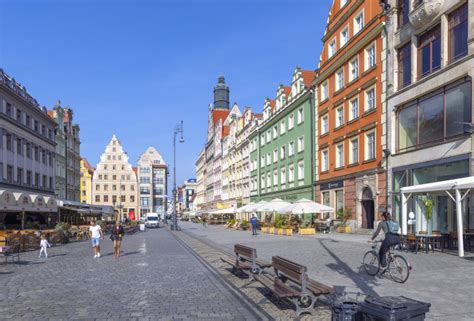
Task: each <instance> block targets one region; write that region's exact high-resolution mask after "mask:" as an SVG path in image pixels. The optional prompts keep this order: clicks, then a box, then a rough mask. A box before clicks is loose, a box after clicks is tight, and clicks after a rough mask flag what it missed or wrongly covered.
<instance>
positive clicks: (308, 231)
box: [299, 227, 316, 235]
mask: <svg viewBox="0 0 474 321" xmlns="http://www.w3.org/2000/svg"><path fill="white" fill-rule="evenodd" d="M299 234H300V235H314V234H316V229H314V228H310V227H308V228H300V230H299Z"/></svg>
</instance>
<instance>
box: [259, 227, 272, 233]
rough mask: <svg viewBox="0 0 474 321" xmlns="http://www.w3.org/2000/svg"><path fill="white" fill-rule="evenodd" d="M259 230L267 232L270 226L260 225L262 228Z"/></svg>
mask: <svg viewBox="0 0 474 321" xmlns="http://www.w3.org/2000/svg"><path fill="white" fill-rule="evenodd" d="M260 231H261V232H262V233H268V232H269V231H270V228H269V227H263V226H262V228H261V229H260Z"/></svg>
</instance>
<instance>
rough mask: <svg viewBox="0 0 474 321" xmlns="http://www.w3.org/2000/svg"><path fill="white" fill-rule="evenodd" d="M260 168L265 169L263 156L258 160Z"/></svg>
mask: <svg viewBox="0 0 474 321" xmlns="http://www.w3.org/2000/svg"><path fill="white" fill-rule="evenodd" d="M260 167H265V156H262V157H261V158H260Z"/></svg>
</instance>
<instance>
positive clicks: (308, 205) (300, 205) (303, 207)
mask: <svg viewBox="0 0 474 321" xmlns="http://www.w3.org/2000/svg"><path fill="white" fill-rule="evenodd" d="M281 211H282V212H285V213H291V214H317V213H332V212H334V209H333V208H332V207H329V206H326V205H323V204H319V203H316V202H314V201H312V200H309V199H304V198H303V199H300V200H298V201H296V202H294V203H293V204H290V205H288V206H286V207H284V208H283V209H281Z"/></svg>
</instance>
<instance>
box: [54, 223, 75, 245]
mask: <svg viewBox="0 0 474 321" xmlns="http://www.w3.org/2000/svg"><path fill="white" fill-rule="evenodd" d="M70 228H71V227H70V226H69V224H67V223H58V224H56V227H55V230H56V231H58V233H59V235H60V238H61V243H67V242H69V238H70V237H71V236H72V235H71V231H70Z"/></svg>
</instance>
